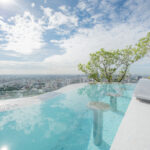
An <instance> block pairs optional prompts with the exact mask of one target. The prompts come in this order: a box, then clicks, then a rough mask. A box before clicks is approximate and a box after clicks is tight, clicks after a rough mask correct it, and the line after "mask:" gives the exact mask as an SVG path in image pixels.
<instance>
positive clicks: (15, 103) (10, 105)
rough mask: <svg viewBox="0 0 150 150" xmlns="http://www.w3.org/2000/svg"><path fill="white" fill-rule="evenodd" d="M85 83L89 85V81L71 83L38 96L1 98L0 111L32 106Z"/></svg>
mask: <svg viewBox="0 0 150 150" xmlns="http://www.w3.org/2000/svg"><path fill="white" fill-rule="evenodd" d="M85 85H88V83H76V84H70V85H67V86H65V87H62V88H60V89H58V90H56V91H52V92H47V93H44V94H41V95H37V96H31V97H21V98H15V99H7V100H0V112H3V111H9V110H14V109H17V108H20V107H24V106H30V105H33V104H41V103H42V101H44V100H47V99H50V98H53V97H55V96H57V95H59V94H63V93H65V92H68V91H70V90H73V89H76V88H80V87H83V86H85Z"/></svg>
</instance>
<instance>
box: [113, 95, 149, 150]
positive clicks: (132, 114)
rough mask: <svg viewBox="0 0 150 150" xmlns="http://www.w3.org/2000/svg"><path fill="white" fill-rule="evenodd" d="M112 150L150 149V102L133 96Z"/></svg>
mask: <svg viewBox="0 0 150 150" xmlns="http://www.w3.org/2000/svg"><path fill="white" fill-rule="evenodd" d="M111 150H150V104H149V103H143V102H141V101H139V100H137V99H136V98H135V97H133V98H132V100H131V102H130V104H129V107H128V110H127V112H126V114H125V117H124V118H123V120H122V123H121V125H120V127H119V130H118V132H117V134H116V137H115V139H114V141H113V144H112V146H111Z"/></svg>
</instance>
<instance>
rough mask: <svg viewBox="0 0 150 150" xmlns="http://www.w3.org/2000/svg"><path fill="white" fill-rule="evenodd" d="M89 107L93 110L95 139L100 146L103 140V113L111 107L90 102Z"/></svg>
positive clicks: (101, 103)
mask: <svg viewBox="0 0 150 150" xmlns="http://www.w3.org/2000/svg"><path fill="white" fill-rule="evenodd" d="M88 107H89V108H90V109H91V110H93V139H94V143H95V145H96V146H100V145H101V144H102V140H103V132H102V130H103V112H105V111H107V110H109V109H110V106H109V105H108V104H106V103H103V102H89V104H88Z"/></svg>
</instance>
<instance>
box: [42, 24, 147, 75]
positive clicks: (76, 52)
mask: <svg viewBox="0 0 150 150" xmlns="http://www.w3.org/2000/svg"><path fill="white" fill-rule="evenodd" d="M147 31H148V30H147V29H144V28H143V27H142V26H134V25H130V24H120V25H118V26H114V27H112V28H111V29H106V28H105V27H104V26H102V25H96V26H95V27H94V28H91V29H80V30H78V33H76V34H75V35H73V36H72V37H70V38H69V39H64V40H60V41H56V40H55V41H51V42H53V43H55V44H58V45H59V46H60V48H62V49H63V50H64V51H65V52H66V53H65V54H63V55H55V56H52V57H49V58H46V59H45V61H44V62H47V63H49V64H50V65H55V67H56V68H57V69H56V70H57V71H58V70H59V71H60V72H65V73H79V72H78V71H77V65H78V63H80V62H81V63H86V62H87V61H88V59H89V53H93V52H95V51H97V50H99V49H100V48H105V49H107V50H111V49H116V48H125V47H126V46H127V45H131V44H135V43H136V42H137V41H138V40H139V39H140V38H141V37H143V36H145V35H146V33H147ZM57 71H56V72H57Z"/></svg>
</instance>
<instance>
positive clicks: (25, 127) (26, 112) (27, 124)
mask: <svg viewBox="0 0 150 150" xmlns="http://www.w3.org/2000/svg"><path fill="white" fill-rule="evenodd" d="M40 113H41V110H40V105H34V106H31V107H25V108H20V109H16V110H14V111H8V112H3V113H1V116H0V131H2V130H3V129H4V127H5V126H7V125H8V127H9V128H10V129H13V130H16V131H23V132H24V133H25V134H30V133H31V131H32V130H33V129H34V128H35V126H40V124H41V120H42V118H41V117H40V116H41V114H40ZM10 122H12V124H11V125H9V123H10Z"/></svg>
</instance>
